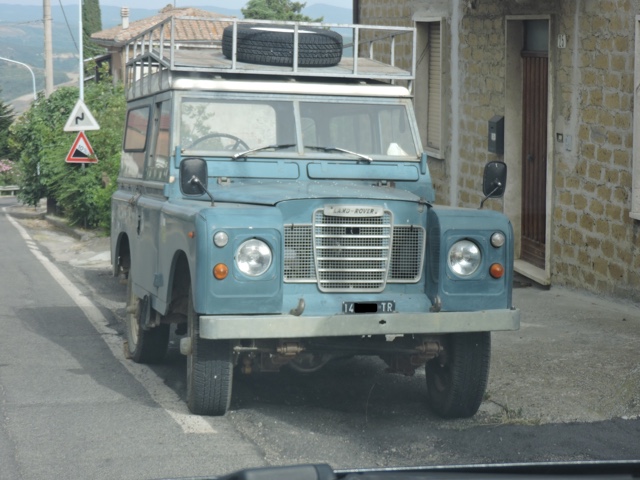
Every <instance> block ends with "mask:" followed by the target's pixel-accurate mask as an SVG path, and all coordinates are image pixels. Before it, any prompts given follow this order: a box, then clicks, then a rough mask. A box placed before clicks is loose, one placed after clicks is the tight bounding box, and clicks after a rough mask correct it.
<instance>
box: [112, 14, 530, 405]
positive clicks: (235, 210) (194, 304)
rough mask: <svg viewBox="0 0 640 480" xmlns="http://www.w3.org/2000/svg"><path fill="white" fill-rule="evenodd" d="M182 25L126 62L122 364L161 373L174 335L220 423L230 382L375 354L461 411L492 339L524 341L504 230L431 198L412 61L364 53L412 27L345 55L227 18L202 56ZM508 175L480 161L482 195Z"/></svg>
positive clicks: (357, 35) (295, 32)
mask: <svg viewBox="0 0 640 480" xmlns="http://www.w3.org/2000/svg"><path fill="white" fill-rule="evenodd" d="M179 21H180V19H176V18H170V19H168V20H166V21H165V22H163V23H161V24H159V25H157V26H155V27H153V28H151V29H150V30H149V31H147V32H145V33H144V34H142V35H141V36H139V37H137V38H135V39H133V40H132V41H131V42H130V44H129V45H128V47H127V49H126V51H127V52H129V54H130V55H129V58H128V59H127V79H126V86H127V89H126V91H127V96H128V111H127V119H126V131H125V135H124V141H123V153H122V164H121V172H120V177H119V180H118V190H117V192H116V193H115V194H114V196H113V201H112V205H113V219H112V237H111V238H112V245H111V250H112V259H113V268H114V273H115V274H116V275H118V276H120V277H121V278H122V279H126V281H127V285H128V298H127V321H126V349H127V352H128V354H129V355H130V357H131V358H132V359H133V360H134V361H136V362H145V363H152V362H158V361H160V360H161V359H162V358H163V356H164V355H165V352H166V350H167V344H168V340H169V335H170V326H171V325H174V328H175V329H176V332H177V333H178V334H179V335H182V338H181V340H180V351H181V352H182V353H183V354H184V355H186V356H187V372H186V373H187V375H186V377H187V382H186V384H187V395H186V396H187V403H188V406H189V408H190V410H191V411H192V412H193V413H196V414H203V415H222V414H224V413H225V412H226V411H227V409H228V408H229V404H230V399H231V390H232V380H233V376H234V375H242V374H250V373H251V372H256V371H278V370H279V369H281V368H282V367H285V366H286V367H288V368H293V369H296V370H299V371H303V372H312V371H314V370H316V369H319V368H321V367H322V366H323V365H325V364H326V363H327V362H329V361H331V360H332V359H335V358H337V357H341V356H345V355H376V356H379V357H381V358H382V359H384V361H386V362H387V364H388V366H389V369H390V370H391V371H394V372H399V373H403V374H407V375H411V374H413V373H414V372H415V371H416V369H417V368H420V367H422V366H425V372H426V384H427V385H426V403H427V404H428V405H429V406H430V408H432V409H433V411H435V412H436V413H437V414H439V415H441V416H444V417H465V416H471V415H474V414H475V413H476V411H477V410H478V408H479V406H480V404H481V402H482V398H483V395H484V392H485V389H486V383H487V377H488V371H489V359H490V332H491V331H497V330H515V329H517V328H519V321H520V316H519V315H520V313H519V311H518V310H517V309H514V308H513V305H512V295H511V291H512V271H513V268H512V267H513V234H512V229H511V225H510V223H509V221H508V219H507V218H506V217H505V216H504V215H502V214H500V213H497V212H495V211H492V210H482V209H462V208H451V207H443V206H437V205H435V204H434V200H435V195H434V189H433V186H432V183H431V179H430V176H429V169H428V167H427V155H426V154H425V153H423V151H422V146H421V144H420V140H419V138H420V137H419V132H418V130H417V125H416V120H415V115H414V111H413V104H412V95H411V82H412V80H413V79H414V71H415V56H414V61H413V66H412V68H411V69H409V70H405V69H401V68H398V67H397V66H395V65H393V63H394V62H393V55H391V61H389V55H388V54H387V61H380V60H378V59H375V58H372V56H373V53H374V52H376V51H378V48H377V46H376V47H372V48H369V49H367V48H366V45H365V46H364V47H363V46H362V44H363V43H366V42H365V40H364V39H368V40H366V41H367V42H369V43H371V42H373V41H374V40H375V39H379V41H381V42H389V43H390V47H388V48H386V51H387V52H388V51H389V50H391V51H393V49H394V48H395V42H396V37H397V36H401V35H408V36H410V37H412V36H415V32H414V30H413V29H411V28H402V27H393V28H391V27H370V26H369V27H367V26H362V25H352V26H349V27H348V31H349V32H350V34H349V37H350V39H351V40H353V44H355V45H360V47H359V48H355V49H353V48H352V53H349V50H346V49H345V48H346V47H345V45H343V38H347V37H346V36H344V35H339V34H336V33H335V32H334V31H333V30H331V29H329V28H327V25H323V26H322V27H319V26H313V25H310V24H296V23H282V24H274V23H273V22H270V23H268V24H267V23H264V22H255V21H254V22H252V23H245V22H242V21H239V20H235V19H230V20H229V21H228V26H227V27H226V29H225V33H224V37H223V41H222V43H221V44H218V45H216V44H215V43H211V44H206V45H203V44H201V43H198V42H188V41H185V40H184V39H182V40H179V38H178V35H177V34H175V32H178V31H180V29H179V28H178V27H179V25H178V24H177V23H176V22H179ZM185 21H189V22H196V21H198V22H203V23H204V24H206V23H207V22H213V21H214V20H212V19H210V18H209V19H193V18H189V19H187V20H185ZM215 21H216V22H219V21H220V20H219V19H216V20H215ZM329 27H330V26H329ZM344 27H345V26H344V25H343V26H341V28H344ZM211 29H212V31H213V25H211ZM180 42H182V43H180ZM409 44H411V40H409ZM365 50H366V51H367V52H370V53H371V55H367V56H366V58H365V57H361V56H360V55H359V54H360V53H361V52H363V51H365ZM380 50H382V51H385V48H381V49H380ZM343 52H347V53H344V54H343ZM505 180H506V170H505V167H504V164H502V163H499V162H492V163H490V164H488V165H487V168H486V169H485V176H484V179H483V189H484V194H485V196H486V197H499V196H501V195H502V194H503V192H504V189H505Z"/></svg>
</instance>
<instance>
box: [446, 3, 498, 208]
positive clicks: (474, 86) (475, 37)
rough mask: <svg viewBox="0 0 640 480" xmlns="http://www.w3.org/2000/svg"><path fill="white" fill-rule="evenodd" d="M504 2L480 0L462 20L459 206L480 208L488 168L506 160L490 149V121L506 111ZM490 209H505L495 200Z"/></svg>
mask: <svg viewBox="0 0 640 480" xmlns="http://www.w3.org/2000/svg"><path fill="white" fill-rule="evenodd" d="M502 4H503V2H501V1H492V2H487V1H481V2H476V4H475V8H473V9H469V8H467V9H466V11H465V14H464V16H463V17H462V21H461V25H460V51H459V59H460V64H459V65H460V94H459V95H460V107H459V108H460V125H459V129H460V140H459V144H460V146H459V169H460V170H459V176H458V192H459V193H458V202H457V203H458V205H460V206H463V207H476V208H477V206H478V205H480V201H481V200H482V170H483V168H484V165H485V164H486V163H487V162H489V161H491V160H501V158H499V157H497V156H496V155H495V154H493V153H489V152H488V150H487V148H488V145H487V128H488V120H489V119H490V118H491V117H493V116H494V115H504V109H505V107H504V85H505V82H504V75H505V73H504V72H505V68H504V66H505V49H504V45H505V37H504V30H505V25H504V22H505V19H504V11H503V7H502ZM487 207H489V208H501V202H500V201H493V200H492V201H490V202H488V203H487Z"/></svg>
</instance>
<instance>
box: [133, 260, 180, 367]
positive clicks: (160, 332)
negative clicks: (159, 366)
mask: <svg viewBox="0 0 640 480" xmlns="http://www.w3.org/2000/svg"><path fill="white" fill-rule="evenodd" d="M132 274H133V269H132V268H130V269H129V275H128V278H127V316H126V321H125V323H126V329H125V335H126V339H127V353H128V355H129V357H130V358H131V359H132V360H133V361H134V362H137V363H159V362H161V361H162V360H163V359H164V356H165V354H166V353H167V346H168V345H169V325H168V324H160V325H158V326H157V327H154V328H150V329H148V330H145V329H143V328H142V325H141V323H142V314H141V306H142V302H141V300H140V299H139V298H138V297H137V296H136V294H135V293H134V292H133V275H132ZM149 308H151V307H149Z"/></svg>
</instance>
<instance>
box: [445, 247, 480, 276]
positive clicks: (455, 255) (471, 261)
mask: <svg viewBox="0 0 640 480" xmlns="http://www.w3.org/2000/svg"><path fill="white" fill-rule="evenodd" d="M448 258H449V268H450V269H451V271H453V272H454V273H455V274H457V275H460V276H463V277H468V276H469V275H472V274H473V273H474V272H475V271H476V270H477V269H478V267H479V266H480V261H481V260H482V255H481V254H480V249H479V248H478V246H477V245H476V244H475V243H473V242H471V241H469V240H461V241H459V242H456V243H454V244H453V246H452V247H451V248H450V249H449V255H448Z"/></svg>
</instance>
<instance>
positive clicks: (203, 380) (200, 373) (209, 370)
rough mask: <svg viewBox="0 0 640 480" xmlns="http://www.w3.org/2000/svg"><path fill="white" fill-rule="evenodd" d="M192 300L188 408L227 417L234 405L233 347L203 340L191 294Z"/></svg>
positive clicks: (224, 342)
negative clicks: (226, 414)
mask: <svg viewBox="0 0 640 480" xmlns="http://www.w3.org/2000/svg"><path fill="white" fill-rule="evenodd" d="M189 298H190V301H189V309H188V311H187V324H188V326H187V330H188V332H187V335H188V336H189V338H190V339H191V351H190V353H189V354H188V355H187V406H188V407H189V410H190V411H191V413H194V414H196V415H211V416H220V415H224V414H225V413H227V410H228V409H229V404H230V403H231V387H232V384H233V349H232V347H233V346H232V343H231V342H230V341H228V340H205V339H202V338H200V335H199V323H198V322H199V319H198V314H197V313H196V312H195V310H194V308H193V297H192V295H191V291H189Z"/></svg>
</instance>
